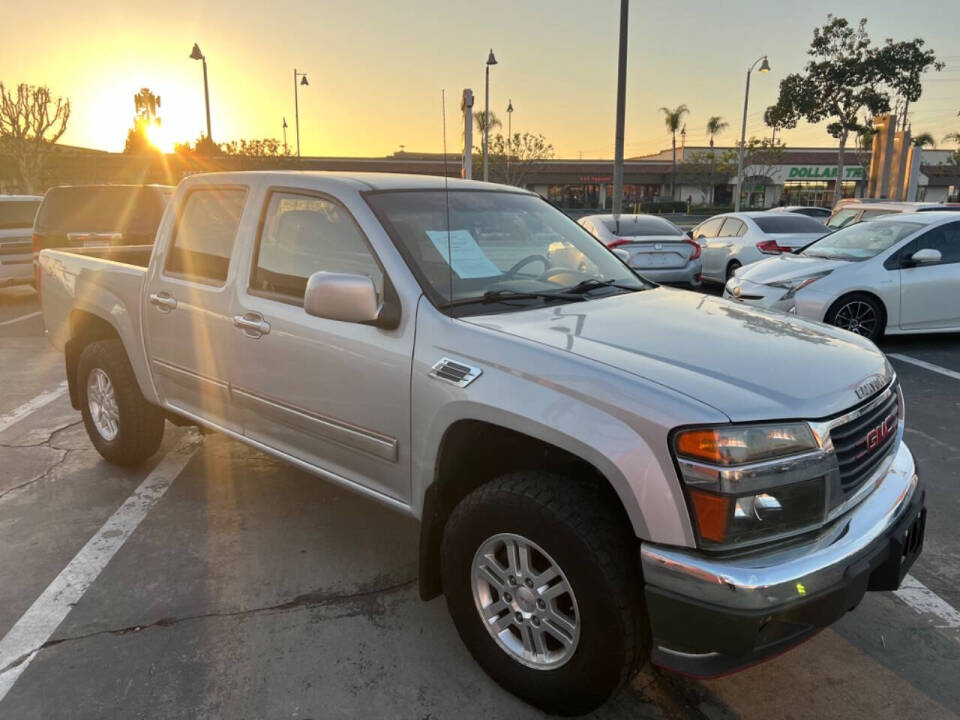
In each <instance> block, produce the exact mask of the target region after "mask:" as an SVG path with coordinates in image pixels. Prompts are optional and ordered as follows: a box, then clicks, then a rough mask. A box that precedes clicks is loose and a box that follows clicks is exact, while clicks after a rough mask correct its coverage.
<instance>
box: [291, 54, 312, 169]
mask: <svg viewBox="0 0 960 720" xmlns="http://www.w3.org/2000/svg"><path fill="white" fill-rule="evenodd" d="M297 78H300V83H299V84H300V85H309V84H310V83H308V82H307V74H306V73H302V72H297V69H296V68H294V69H293V115H294V125H296V127H297V157H300V98H299V88H298V87H297Z"/></svg>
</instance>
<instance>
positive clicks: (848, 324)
mask: <svg viewBox="0 0 960 720" xmlns="http://www.w3.org/2000/svg"><path fill="white" fill-rule="evenodd" d="M825 320H826V321H827V323H829V324H830V325H836V326H837V327H839V328H843V329H844V330H849V331H850V332H853V333H856V334H857V335H863V337H865V338H867V339H868V340H879V339H880V337H881V336H882V335H883V331H884V329H885V319H884V314H883V308H882V307H881V306H880V303H879V302H877V301H876V300H875V299H874V298H872V297H870V296H869V295H863V294H859V293H858V294H854V295H847V296H846V297H842V298H840V299H839V300H837V302H835V303H834V304H833V305H832V306H831V307H830V310H829V311H828V312H827V315H826V318H825Z"/></svg>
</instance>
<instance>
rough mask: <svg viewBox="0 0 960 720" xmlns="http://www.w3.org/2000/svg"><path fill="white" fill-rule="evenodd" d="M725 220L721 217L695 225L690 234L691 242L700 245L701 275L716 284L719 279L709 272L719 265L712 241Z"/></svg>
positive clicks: (713, 272)
mask: <svg viewBox="0 0 960 720" xmlns="http://www.w3.org/2000/svg"><path fill="white" fill-rule="evenodd" d="M725 219H726V218H723V217H715V218H710V219H709V220H706V221H704V222H702V223H700V224H699V225H697V226H696V227H695V228H694V229H693V232H692V235H693V240H694V241H695V242H697V243H699V244H700V248H701V250H702V255H701V258H702V259H701V264H702V266H703V271H702V272H703V275H704V277H706V278H707V279H708V280H714V281H717V282H719V281H720V278H718V277H716V272H715V271H711V269H715V268H716V267H717V265H718V264H719V260H718V258H717V257H716V252H717V248H716V244H715V243H714V241H715V240H716V237H717V235H718V234H719V232H720V228H721V227H722V226H723V221H724V220H725ZM711 243H714V244H711Z"/></svg>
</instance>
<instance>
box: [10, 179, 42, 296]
mask: <svg viewBox="0 0 960 720" xmlns="http://www.w3.org/2000/svg"><path fill="white" fill-rule="evenodd" d="M42 200H43V197H42V196H40V195H0V287H8V286H10V285H29V284H32V283H33V282H34V280H33V255H32V254H31V243H30V233H31V232H32V231H33V219H34V218H35V217H36V215H37V208H39V207H40V202H41V201H42Z"/></svg>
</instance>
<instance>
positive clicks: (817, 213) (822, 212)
mask: <svg viewBox="0 0 960 720" xmlns="http://www.w3.org/2000/svg"><path fill="white" fill-rule="evenodd" d="M767 212H772V213H777V212H788V213H794V214H795V215H806V216H807V217H812V218H813V219H814V220H819V221H820V222H822V223H826V222H827V220H829V219H830V215H831V213H832V211H831V210H830V208H824V207H817V206H816V205H783V206H781V207H775V208H770V209H769V210H767Z"/></svg>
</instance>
